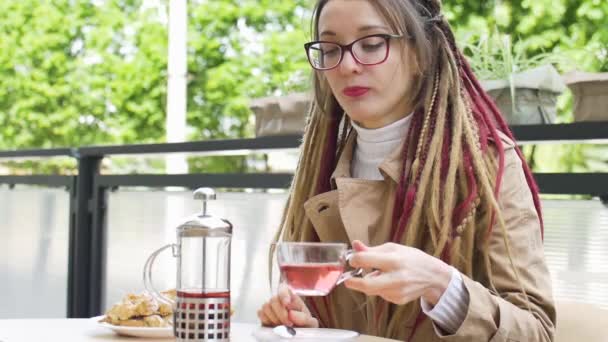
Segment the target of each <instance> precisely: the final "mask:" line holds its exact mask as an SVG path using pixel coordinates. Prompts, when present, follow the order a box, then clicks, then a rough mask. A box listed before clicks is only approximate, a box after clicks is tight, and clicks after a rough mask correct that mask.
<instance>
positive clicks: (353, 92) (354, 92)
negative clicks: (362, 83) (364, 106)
mask: <svg viewBox="0 0 608 342" xmlns="http://www.w3.org/2000/svg"><path fill="white" fill-rule="evenodd" d="M368 91H369V88H367V87H348V88H345V89H344V90H343V91H342V93H343V94H344V95H346V96H348V97H361V96H363V95H365V94H367V92H368Z"/></svg>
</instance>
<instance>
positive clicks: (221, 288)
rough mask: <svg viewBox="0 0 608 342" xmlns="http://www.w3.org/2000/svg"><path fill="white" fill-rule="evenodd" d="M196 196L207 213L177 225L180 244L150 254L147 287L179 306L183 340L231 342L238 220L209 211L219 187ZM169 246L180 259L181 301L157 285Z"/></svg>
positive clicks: (176, 317)
mask: <svg viewBox="0 0 608 342" xmlns="http://www.w3.org/2000/svg"><path fill="white" fill-rule="evenodd" d="M194 199H197V200H202V201H203V209H202V213H200V214H195V215H193V216H190V217H188V218H187V219H186V220H185V221H184V222H183V223H182V224H180V225H179V226H178V227H177V243H174V244H168V245H165V246H163V247H161V248H160V249H158V250H156V251H155V252H154V253H152V254H151V255H150V257H149V258H148V260H147V261H146V265H145V266H144V285H145V287H146V290H147V291H149V292H151V293H152V294H153V295H154V296H155V297H156V298H157V299H158V300H160V301H162V302H165V303H169V304H171V305H172V306H173V332H174V335H175V337H176V340H177V341H229V340H230V244H231V239H232V224H231V223H230V222H228V221H227V220H225V219H221V218H217V217H214V216H211V215H209V214H208V213H207V201H210V200H215V199H216V195H215V192H214V191H213V189H210V188H200V189H197V190H196V191H195V192H194ZM169 248H171V250H172V251H173V256H174V257H176V258H177V287H176V290H177V291H176V292H177V296H176V299H175V301H173V300H171V299H170V298H167V297H166V296H164V295H162V294H160V293H159V292H158V291H157V290H156V289H155V288H154V286H153V285H152V265H153V264H154V260H155V259H156V257H157V256H158V254H160V253H161V252H162V251H164V250H166V249H169Z"/></svg>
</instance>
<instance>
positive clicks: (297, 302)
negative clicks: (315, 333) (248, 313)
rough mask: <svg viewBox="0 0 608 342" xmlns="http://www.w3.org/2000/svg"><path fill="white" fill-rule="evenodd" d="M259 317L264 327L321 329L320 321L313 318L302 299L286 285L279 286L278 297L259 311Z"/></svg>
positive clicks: (273, 298)
mask: <svg viewBox="0 0 608 342" xmlns="http://www.w3.org/2000/svg"><path fill="white" fill-rule="evenodd" d="M258 317H259V318H260V321H261V322H262V325H264V326H271V327H274V326H277V325H281V324H282V325H286V326H289V327H292V326H295V327H305V328H318V327H319V321H317V319H316V318H314V317H312V315H311V314H310V311H309V310H308V308H307V307H306V304H305V303H304V301H303V300H302V298H300V296H298V295H296V294H294V293H292V292H291V290H289V288H288V287H287V285H285V284H281V285H279V289H278V291H277V295H276V296H273V297H272V298H270V300H269V301H268V302H266V303H265V304H264V305H263V306H262V308H261V309H260V310H258Z"/></svg>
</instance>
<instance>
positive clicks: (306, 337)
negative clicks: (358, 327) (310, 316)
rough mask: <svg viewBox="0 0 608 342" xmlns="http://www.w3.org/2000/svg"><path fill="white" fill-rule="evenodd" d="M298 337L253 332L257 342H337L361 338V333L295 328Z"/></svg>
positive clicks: (259, 330)
mask: <svg viewBox="0 0 608 342" xmlns="http://www.w3.org/2000/svg"><path fill="white" fill-rule="evenodd" d="M295 329H296V335H295V336H294V337H291V338H285V337H281V336H279V335H277V334H276V333H275V332H274V331H273V330H272V328H266V327H259V328H258V329H256V330H255V331H254V332H253V334H252V335H253V337H255V339H256V340H257V341H290V340H295V341H298V342H304V341H310V342H313V341H337V340H349V339H353V338H355V337H357V336H359V333H358V332H356V331H351V330H341V329H325V328H295Z"/></svg>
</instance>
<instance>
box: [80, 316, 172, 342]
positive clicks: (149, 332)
mask: <svg viewBox="0 0 608 342" xmlns="http://www.w3.org/2000/svg"><path fill="white" fill-rule="evenodd" d="M103 318H104V316H98V317H93V318H91V320H93V321H95V323H96V324H97V325H98V326H100V327H104V328H108V329H111V330H114V332H115V333H117V334H119V335H125V336H134V337H147V338H173V327H164V328H150V327H123V326H119V325H112V324H110V323H106V322H100V320H102V319H103Z"/></svg>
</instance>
